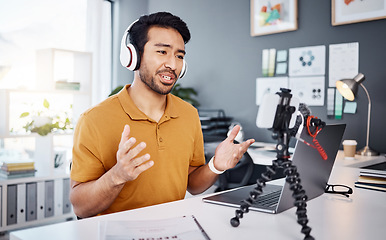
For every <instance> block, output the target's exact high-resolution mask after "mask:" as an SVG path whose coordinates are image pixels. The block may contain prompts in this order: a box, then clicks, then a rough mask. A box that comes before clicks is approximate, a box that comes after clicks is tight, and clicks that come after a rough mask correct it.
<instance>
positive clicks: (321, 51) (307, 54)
mask: <svg viewBox="0 0 386 240" xmlns="http://www.w3.org/2000/svg"><path fill="white" fill-rule="evenodd" d="M325 67H326V46H324V45H320V46H313V47H301V48H291V49H290V50H289V67H288V75H289V76H290V77H294V76H315V75H324V74H325Z"/></svg>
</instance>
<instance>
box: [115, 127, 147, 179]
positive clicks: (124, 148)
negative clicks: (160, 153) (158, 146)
mask: <svg viewBox="0 0 386 240" xmlns="http://www.w3.org/2000/svg"><path fill="white" fill-rule="evenodd" d="M135 143H136V139H135V138H133V137H130V126H129V125H125V128H124V129H123V132H122V136H121V141H120V143H119V148H118V151H117V164H116V165H115V166H114V167H113V168H112V169H111V170H113V172H114V182H115V183H116V184H117V185H119V184H124V183H125V182H128V181H133V180H135V179H136V178H137V177H138V176H139V174H141V173H142V172H144V171H146V170H147V169H149V168H151V167H152V166H153V165H154V162H153V161H149V159H150V155H149V154H148V153H146V154H144V155H142V156H138V154H139V153H140V152H141V151H142V150H143V149H145V147H146V143H145V142H141V143H139V144H138V145H137V146H134V145H135Z"/></svg>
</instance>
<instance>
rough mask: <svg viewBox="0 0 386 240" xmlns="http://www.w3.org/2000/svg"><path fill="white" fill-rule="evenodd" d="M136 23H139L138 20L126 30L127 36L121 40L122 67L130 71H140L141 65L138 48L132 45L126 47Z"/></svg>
mask: <svg viewBox="0 0 386 240" xmlns="http://www.w3.org/2000/svg"><path fill="white" fill-rule="evenodd" d="M136 22H138V19H137V20H135V21H134V22H133V23H132V24H130V26H129V27H128V28H127V29H126V31H125V34H124V35H123V37H122V40H121V52H120V55H119V60H120V61H121V64H122V66H124V67H125V68H127V69H129V70H130V71H135V70H138V69H139V65H140V55H139V53H138V51H137V48H136V47H135V46H134V45H133V44H131V43H129V44H128V45H126V42H127V37H128V36H129V32H130V30H131V28H132V26H133V25H134V24H135V23H136Z"/></svg>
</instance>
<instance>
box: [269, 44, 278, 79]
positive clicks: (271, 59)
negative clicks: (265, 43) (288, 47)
mask: <svg viewBox="0 0 386 240" xmlns="http://www.w3.org/2000/svg"><path fill="white" fill-rule="evenodd" d="M275 63H276V49H274V48H271V49H269V64H268V77H273V75H275Z"/></svg>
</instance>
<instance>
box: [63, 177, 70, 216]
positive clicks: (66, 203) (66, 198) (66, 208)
mask: <svg viewBox="0 0 386 240" xmlns="http://www.w3.org/2000/svg"><path fill="white" fill-rule="evenodd" d="M70 212H71V202H70V179H69V178H65V179H63V214H66V213H70Z"/></svg>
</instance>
